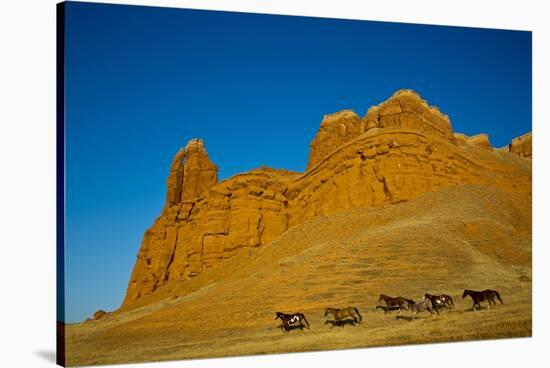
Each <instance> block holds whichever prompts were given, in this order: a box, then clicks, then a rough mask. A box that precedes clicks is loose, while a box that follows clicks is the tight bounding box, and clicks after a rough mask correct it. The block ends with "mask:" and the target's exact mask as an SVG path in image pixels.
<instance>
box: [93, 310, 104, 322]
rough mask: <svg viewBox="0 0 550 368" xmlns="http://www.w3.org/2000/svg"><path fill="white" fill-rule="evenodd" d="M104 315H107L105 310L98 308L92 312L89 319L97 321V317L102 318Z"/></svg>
mask: <svg viewBox="0 0 550 368" xmlns="http://www.w3.org/2000/svg"><path fill="white" fill-rule="evenodd" d="M106 315H107V312H105V311H104V310H103V309H100V310H98V311H97V312H95V313H94V316H93V319H91V320H93V321H97V320H99V319H102V318H103V317H105V316H106Z"/></svg>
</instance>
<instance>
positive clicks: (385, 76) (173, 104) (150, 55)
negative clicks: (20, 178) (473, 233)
mask: <svg viewBox="0 0 550 368" xmlns="http://www.w3.org/2000/svg"><path fill="white" fill-rule="evenodd" d="M66 20H67V23H66V37H67V38H66V41H67V48H66V65H67V69H66V91H67V100H66V102H67V104H66V122H67V129H66V134H67V135H66V138H67V145H66V149H67V155H66V157H67V162H66V165H67V172H66V183H67V196H66V198H67V241H66V316H65V320H66V321H67V322H74V321H78V320H83V319H85V318H86V317H88V316H90V315H91V314H92V313H93V312H94V311H95V310H97V309H100V308H103V309H105V310H112V309H115V308H117V307H118V306H119V305H120V303H121V302H122V299H123V296H124V294H125V291H126V287H127V282H128V280H129V277H130V273H131V271H132V267H133V265H134V261H135V259H136V255H137V252H138V249H139V246H140V242H141V238H142V235H143V233H144V231H145V230H146V229H147V228H148V227H149V226H150V225H151V224H152V223H153V221H154V219H155V218H156V216H158V215H159V213H160V210H161V208H162V207H163V205H164V199H165V183H166V177H167V174H168V169H169V165H170V162H171V159H172V157H173V155H174V154H175V153H176V151H177V150H178V148H179V147H181V146H183V145H185V143H186V142H187V140H189V139H190V138H192V137H201V138H203V139H204V140H205V144H206V148H207V150H208V152H209V154H210V157H211V159H212V161H213V162H215V163H216V164H217V165H218V166H219V169H220V170H219V174H220V178H221V179H224V178H228V177H230V176H232V175H234V174H237V173H240V172H243V171H246V170H250V169H252V168H255V167H258V166H261V165H267V166H270V167H275V168H285V169H289V170H296V171H303V170H304V168H305V166H306V163H307V155H308V146H309V142H310V141H311V139H312V138H313V137H314V135H315V133H316V131H317V129H318V127H319V123H320V121H321V119H322V117H323V115H324V114H327V113H331V112H335V111H338V110H341V109H353V110H355V111H356V112H357V113H358V114H359V115H361V116H363V115H364V114H365V112H366V110H367V109H368V108H369V106H371V105H375V104H378V103H380V102H382V101H383V100H385V99H386V98H388V97H389V96H390V95H391V94H392V93H393V92H394V91H396V90H398V89H402V88H412V89H414V90H416V91H418V92H419V93H420V94H421V95H422V97H424V98H425V99H427V100H428V102H429V103H430V104H431V105H435V106H438V107H439V108H440V109H441V110H442V111H443V112H445V113H446V114H448V115H449V116H450V118H451V122H452V125H453V128H454V130H455V131H458V132H462V133H466V134H468V135H471V134H476V133H480V132H484V133H488V134H489V137H490V140H491V142H492V143H493V145H494V146H497V147H500V146H503V145H505V144H507V143H509V142H510V140H511V139H512V138H513V137H515V136H518V135H520V134H523V133H525V132H528V131H530V130H531V33H529V32H516V31H498V30H481V29H467V28H451V27H436V26H421V25H406V24H397V23H380V22H365V21H342V20H333V19H320V18H306V17H288V16H270V15H258V14H242V13H227V12H207V11H192V10H183V9H167V8H154V7H137V6H117V5H100V4H88V3H68V6H67V18H66Z"/></svg>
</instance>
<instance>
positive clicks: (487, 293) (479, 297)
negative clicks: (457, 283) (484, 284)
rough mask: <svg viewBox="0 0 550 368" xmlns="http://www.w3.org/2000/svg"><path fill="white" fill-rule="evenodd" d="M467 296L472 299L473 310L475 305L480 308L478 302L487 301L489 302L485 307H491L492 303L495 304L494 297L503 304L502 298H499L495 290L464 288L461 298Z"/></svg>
mask: <svg viewBox="0 0 550 368" xmlns="http://www.w3.org/2000/svg"><path fill="white" fill-rule="evenodd" d="M467 296H470V297H471V298H472V300H473V301H474V306H473V309H474V312H475V310H476V305H477V306H478V307H479V308H480V309H481V304H479V303H480V302H483V301H487V303H489V306H488V307H487V309H491V306H492V305H495V306H496V305H497V302H496V301H495V297H496V298H497V299H498V300H499V301H500V303H501V304H504V302H503V301H502V299H501V298H500V294H499V293H498V291H496V290H490V289H487V290H483V291H474V290H468V289H466V290H464V294H462V299H464V298H466V297H467Z"/></svg>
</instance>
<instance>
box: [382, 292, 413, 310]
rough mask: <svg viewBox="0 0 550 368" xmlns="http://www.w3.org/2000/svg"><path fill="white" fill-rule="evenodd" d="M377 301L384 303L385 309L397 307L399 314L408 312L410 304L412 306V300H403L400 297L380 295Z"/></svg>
mask: <svg viewBox="0 0 550 368" xmlns="http://www.w3.org/2000/svg"><path fill="white" fill-rule="evenodd" d="M378 301H379V302H381V301H384V302H385V303H386V306H387V307H395V306H398V307H399V312H398V313H401V310H402V309H404V310H408V309H409V305H410V304H414V300H411V299H407V298H403V297H402V296H398V297H396V298H393V297H391V296H387V295H384V294H380V298H378Z"/></svg>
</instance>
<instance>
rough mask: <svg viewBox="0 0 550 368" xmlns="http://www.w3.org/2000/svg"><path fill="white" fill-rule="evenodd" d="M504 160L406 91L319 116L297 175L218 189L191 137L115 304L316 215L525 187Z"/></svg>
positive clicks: (482, 139)
mask: <svg viewBox="0 0 550 368" xmlns="http://www.w3.org/2000/svg"><path fill="white" fill-rule="evenodd" d="M526 144H527V143H524V145H526ZM520 146H521V145H519V144H516V147H520ZM517 149H518V150H519V148H517ZM522 152H527V151H526V149H524V151H522ZM512 158H513V157H512V156H510V155H499V154H497V153H495V152H493V150H492V149H491V146H490V144H489V140H488V137H487V136H486V135H478V136H475V137H467V136H464V135H460V134H453V132H452V129H451V125H450V122H449V119H448V117H447V116H446V115H444V114H442V113H441V112H439V110H437V109H436V108H434V107H430V106H429V105H428V104H427V103H426V102H425V101H424V100H422V99H421V98H420V96H418V95H417V94H416V93H415V92H412V91H399V92H397V93H395V94H394V95H393V96H392V97H391V98H390V99H389V100H388V101H386V102H384V103H382V104H380V105H378V106H376V107H373V108H371V109H370V110H369V112H368V113H367V115H366V116H365V117H364V118H363V119H359V117H358V116H357V115H356V114H355V113H354V112H352V111H349V110H344V111H341V112H338V113H336V114H332V115H327V116H325V118H324V119H323V122H322V123H321V127H320V129H319V132H318V133H317V136H316V137H315V139H314V140H313V141H312V143H311V146H310V159H309V164H308V168H307V170H306V172H304V173H293V172H288V171H284V170H274V169H269V168H260V169H256V170H252V171H250V172H247V173H244V174H240V175H236V176H234V177H232V178H230V179H227V180H225V181H223V182H221V183H218V182H217V167H216V166H215V165H214V164H213V163H212V162H210V160H209V158H208V154H207V153H206V150H205V148H204V144H203V143H202V141H199V140H193V141H191V142H190V143H189V144H188V145H187V147H186V148H185V149H184V150H180V151H179V152H178V153H177V154H176V156H175V157H174V160H173V162H172V165H171V167H170V172H169V177H168V181H167V201H166V206H165V207H164V209H163V210H162V213H161V215H160V216H159V217H158V218H157V220H156V221H155V222H154V224H153V226H152V227H151V228H149V229H148V230H147V231H146V232H145V235H144V237H143V241H142V245H141V248H140V251H139V254H138V259H137V261H136V264H135V266H134V270H133V273H132V276H131V279H130V282H129V285H128V291H127V294H126V298H125V300H124V304H123V306H128V305H131V304H132V302H133V301H135V300H137V299H138V298H140V297H141V296H143V295H147V294H150V293H152V292H154V290H155V289H156V288H158V287H159V286H162V285H164V284H165V283H168V282H172V281H175V282H185V280H188V279H189V278H191V277H194V276H195V275H197V274H199V273H200V272H202V271H204V270H205V269H207V268H209V267H212V266H213V265H215V264H217V263H218V262H222V261H223V260H224V259H227V258H230V257H232V256H234V255H235V254H236V253H237V252H238V251H239V250H240V249H241V248H246V247H260V246H262V245H265V244H267V243H269V242H271V241H272V240H274V239H275V238H277V237H278V236H279V235H281V234H282V233H283V232H284V231H286V230H287V229H288V228H290V227H293V226H295V225H297V224H300V223H302V222H304V221H306V220H308V219H310V218H313V217H316V216H322V215H329V214H333V213H336V212H339V211H342V210H347V209H351V208H355V207H363V206H367V207H377V206H385V205H391V204H395V203H399V202H404V201H408V200H410V199H413V198H415V197H417V196H419V195H421V194H423V193H426V192H431V191H436V190H438V189H440V188H443V187H447V186H456V185H467V184H484V185H492V186H496V187H499V188H501V189H503V190H510V191H518V190H523V189H522V188H527V189H529V188H530V187H531V185H530V184H531V172H530V170H531V167H530V165H522V164H521V163H520V164H518V163H517V162H515V163H513V164H511V163H510V162H509V161H508V160H509V159H512ZM516 161H517V160H516ZM520 161H522V160H520ZM527 189H526V190H527Z"/></svg>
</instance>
